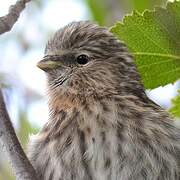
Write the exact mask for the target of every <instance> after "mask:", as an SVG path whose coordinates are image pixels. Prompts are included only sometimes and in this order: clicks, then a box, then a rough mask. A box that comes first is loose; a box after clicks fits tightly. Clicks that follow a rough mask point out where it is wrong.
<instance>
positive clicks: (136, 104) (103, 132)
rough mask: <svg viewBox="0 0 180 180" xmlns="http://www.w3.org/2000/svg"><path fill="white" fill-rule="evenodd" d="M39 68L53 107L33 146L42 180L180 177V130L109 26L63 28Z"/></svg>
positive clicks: (31, 152) (31, 153) (164, 179)
mask: <svg viewBox="0 0 180 180" xmlns="http://www.w3.org/2000/svg"><path fill="white" fill-rule="evenodd" d="M38 67H39V68H41V69H42V70H44V71H45V72H46V74H47V80H48V93H49V111H50V116H49V121H48V123H47V124H46V125H45V126H44V127H43V129H42V130H41V131H40V132H39V133H38V134H37V135H36V136H34V137H33V138H32V140H31V141H30V144H29V157H30V160H31V162H32V164H33V165H34V167H35V169H36V171H37V174H39V179H40V180H179V179H180V143H179V142H180V129H178V128H177V127H175V126H174V125H173V121H172V120H171V118H170V117H169V115H168V113H167V112H166V111H165V110H163V109H162V108H161V107H159V106H158V105H156V104H155V103H153V102H152V101H151V100H150V99H149V98H148V97H147V96H146V94H145V91H144V88H143V85H142V84H141V82H140V76H139V74H138V72H137V70H136V67H135V65H134V62H133V57H132V56H131V54H130V53H129V52H128V50H127V48H126V46H125V44H123V43H122V42H120V41H119V40H117V38H116V37H114V36H113V35H112V34H111V33H110V32H109V31H108V30H107V29H106V28H104V27H99V26H98V25H96V24H93V23H91V22H88V21H81V22H73V23H71V24H69V25H67V26H65V27H64V28H62V29H60V30H59V31H57V32H56V33H55V35H54V37H52V38H51V39H50V40H49V41H48V43H47V46H46V49H45V56H44V58H43V60H41V61H40V62H39V63H38Z"/></svg>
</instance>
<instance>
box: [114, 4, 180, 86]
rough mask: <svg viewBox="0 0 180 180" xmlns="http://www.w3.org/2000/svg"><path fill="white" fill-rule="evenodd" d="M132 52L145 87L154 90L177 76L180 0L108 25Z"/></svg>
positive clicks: (179, 48)
mask: <svg viewBox="0 0 180 180" xmlns="http://www.w3.org/2000/svg"><path fill="white" fill-rule="evenodd" d="M111 32H113V33H114V34H115V35H116V36H117V37H118V38H119V39H120V40H122V41H124V42H125V43H126V44H127V46H128V48H129V50H130V51H131V52H132V53H133V54H134V57H135V63H136V65H137V68H138V70H139V72H140V75H141V77H142V81H143V83H144V86H145V88H147V89H153V88H156V87H158V86H164V85H166V84H169V83H173V82H175V81H176V80H178V79H179V78H180V2H179V1H175V2H173V3H170V2H169V3H168V4H167V7H166V9H164V8H160V7H159V8H156V9H155V10H154V11H148V10H146V11H145V12H144V13H143V14H140V13H138V12H137V11H134V12H133V13H132V15H128V16H125V18H124V19H123V22H118V23H117V24H115V25H114V26H113V27H112V28H111Z"/></svg>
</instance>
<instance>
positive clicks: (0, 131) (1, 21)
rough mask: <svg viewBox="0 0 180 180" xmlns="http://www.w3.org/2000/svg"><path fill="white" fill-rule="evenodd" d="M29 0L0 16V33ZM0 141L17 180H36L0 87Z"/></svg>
mask: <svg viewBox="0 0 180 180" xmlns="http://www.w3.org/2000/svg"><path fill="white" fill-rule="evenodd" d="M29 1H30V0H18V1H17V2H16V4H15V5H13V6H11V7H10V9H9V13H8V14H7V15H6V16H3V17H0V34H3V33H5V32H7V31H10V30H11V28H12V27H13V25H14V24H15V22H16V21H17V20H18V17H19V16H20V13H21V12H22V11H23V9H24V8H25V5H26V3H27V2H29ZM0 141H1V144H2V147H3V149H5V150H6V152H7V155H8V158H9V161H10V163H11V165H12V168H13V171H14V173H15V175H16V179H17V180H38V178H37V175H36V172H35V170H34V168H33V166H32V165H31V163H30V162H29V160H28V158H27V156H26V155H25V153H24V151H23V149H22V147H21V145H20V143H19V141H18V138H17V136H16V133H15V131H14V128H13V126H12V123H11V120H10V118H9V114H8V112H7V109H6V106H5V103H4V99H3V95H2V91H1V87H0Z"/></svg>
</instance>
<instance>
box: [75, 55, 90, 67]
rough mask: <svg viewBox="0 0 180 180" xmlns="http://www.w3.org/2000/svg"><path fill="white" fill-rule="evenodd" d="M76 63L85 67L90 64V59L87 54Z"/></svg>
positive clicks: (80, 56) (78, 58)
mask: <svg viewBox="0 0 180 180" xmlns="http://www.w3.org/2000/svg"><path fill="white" fill-rule="evenodd" d="M76 61H77V63H78V64H82V65H84V64H86V63H88V61H89V57H88V56H87V55H85V54H81V55H79V56H78V57H77V59H76Z"/></svg>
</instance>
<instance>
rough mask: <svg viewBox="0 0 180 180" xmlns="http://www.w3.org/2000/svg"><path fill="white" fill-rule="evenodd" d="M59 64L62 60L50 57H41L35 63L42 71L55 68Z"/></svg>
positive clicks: (60, 64)
mask: <svg viewBox="0 0 180 180" xmlns="http://www.w3.org/2000/svg"><path fill="white" fill-rule="evenodd" d="M59 66H62V62H61V61H54V60H51V59H49V58H48V59H46V58H45V59H42V60H41V61H39V62H38V63H37V67H38V68H40V69H42V70H43V71H48V70H51V69H55V68H57V67H59Z"/></svg>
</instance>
